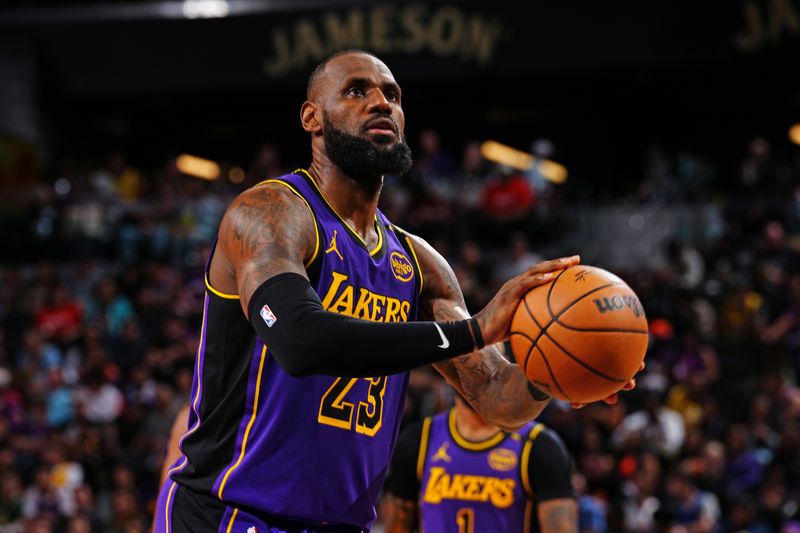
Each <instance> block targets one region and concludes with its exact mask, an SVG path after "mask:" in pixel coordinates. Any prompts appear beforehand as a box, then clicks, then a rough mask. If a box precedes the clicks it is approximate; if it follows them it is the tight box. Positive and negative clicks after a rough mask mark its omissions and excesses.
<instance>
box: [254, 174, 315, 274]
mask: <svg viewBox="0 0 800 533" xmlns="http://www.w3.org/2000/svg"><path fill="white" fill-rule="evenodd" d="M266 183H278V184H280V185H283V186H284V187H286V188H287V189H289V190H290V191H292V192H293V193H294V194H295V195H296V196H297V197H298V198H300V199H301V200H303V203H304V204H306V207H307V208H308V212H309V213H311V218H313V219H314V239H315V241H316V243H315V244H314V253H313V254H311V258H310V259H309V260H308V261H306V262H305V263H304V264H303V266H305V267H306V268H308V267H309V266H310V265H311V263H313V262H314V259H316V258H317V255H318V254H319V224H317V216H316V215H315V214H314V210H313V209H311V204H309V203H308V200H306V198H305V196H303V195H302V194H300V192H299V191H298V190H297V189H295V188H294V187H293V186H292V185H291V184H290V183H286V182H285V181H283V180H278V179H268V180H264V181H262V182H259V183H257V184H256V185H254V187H258V186H259V185H264V184H266Z"/></svg>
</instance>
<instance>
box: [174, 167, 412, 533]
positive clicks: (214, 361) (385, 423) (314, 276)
mask: <svg viewBox="0 0 800 533" xmlns="http://www.w3.org/2000/svg"><path fill="white" fill-rule="evenodd" d="M268 182H269V183H273V184H275V185H278V186H283V187H287V188H288V189H290V190H291V191H292V192H293V193H295V194H296V195H297V196H299V197H300V198H302V200H303V201H304V202H305V203H306V204H307V205H308V207H309V209H310V210H311V213H312V214H313V216H314V219H315V224H316V229H315V231H316V234H317V243H318V245H317V248H316V252H315V254H314V257H313V258H311V259H310V260H309V261H308V264H307V265H306V269H307V272H308V275H309V279H310V280H311V284H312V286H313V287H314V288H315V290H316V291H317V294H318V295H319V297H320V300H321V301H322V303H323V306H324V308H325V309H326V310H328V311H332V312H334V313H341V314H346V315H349V316H353V317H356V318H360V319H364V320H370V321H383V322H388V321H395V322H400V321H403V322H405V321H410V320H415V319H416V315H417V299H418V295H419V291H420V288H421V283H422V281H421V279H420V276H419V267H418V265H417V262H416V256H415V255H414V251H413V248H411V245H410V243H409V242H408V239H407V237H406V236H405V234H403V233H402V232H401V231H400V230H398V229H397V228H395V227H393V226H392V225H391V223H390V222H389V221H388V220H387V219H386V218H385V217H384V216H383V214H382V213H380V212H378V213H377V215H376V217H375V228H376V231H377V232H378V235H379V239H378V244H377V245H376V246H374V247H373V248H372V249H368V248H367V246H366V244H365V242H364V241H363V240H362V239H361V237H360V236H359V235H358V234H356V233H355V232H354V231H353V230H352V229H351V228H350V227H348V226H347V224H345V223H344V221H343V220H342V219H341V218H340V217H339V216H338V215H337V214H336V213H335V212H334V210H333V208H332V207H331V206H330V205H329V204H328V203H327V201H326V200H325V198H324V197H323V196H322V194H321V192H320V191H319V189H318V188H317V186H316V184H315V183H314V181H313V179H312V178H311V176H309V175H308V174H306V173H305V172H303V171H298V172H297V173H295V174H290V175H286V176H282V177H280V178H277V179H274V180H268ZM234 298H236V296H235V295H224V294H221V293H219V292H218V291H215V290H214V289H213V288H212V287H211V286H210V285H209V295H208V297H207V302H209V301H210V303H207V306H208V307H209V316H208V318H207V319H206V321H207V322H208V324H207V327H205V329H204V337H203V345H202V346H201V350H200V352H199V357H198V363H197V365H198V366H197V372H196V375H195V384H194V388H193V398H195V400H194V402H193V406H195V407H194V408H193V410H192V412H191V414H190V419H189V424H190V431H189V433H188V434H187V437H186V438H185V440H184V441H183V443H182V450H183V452H184V457H183V458H182V460H181V461H179V462H178V463H176V467H175V468H173V471H172V474H173V475H172V478H173V479H174V480H176V481H177V482H178V483H180V484H182V485H184V486H187V487H190V488H193V489H195V490H200V491H202V492H207V493H210V494H212V495H214V496H215V497H216V498H219V499H220V500H221V501H223V502H225V503H226V504H227V505H228V506H230V507H231V508H233V509H237V508H240V507H241V509H242V511H241V512H244V511H245V510H246V511H247V512H249V513H251V514H263V515H265V516H278V517H284V518H287V519H293V520H298V521H302V522H305V523H310V524H319V525H322V524H347V525H353V526H357V527H363V528H367V527H369V525H370V524H371V523H372V522H373V521H374V520H375V516H376V515H375V509H374V506H375V502H376V500H377V498H378V495H379V492H380V489H381V486H382V484H383V479H384V476H385V474H386V471H387V469H388V465H389V461H390V458H391V454H392V449H393V447H394V442H395V439H396V437H397V432H398V429H399V424H400V417H401V414H402V410H403V403H404V400H405V393H406V385H407V383H408V373H402V374H397V375H393V376H375V377H373V378H360V379H359V378H336V377H328V376H310V377H304V378H294V377H292V376H290V375H288V374H287V373H286V372H284V371H283V369H281V367H280V365H279V364H278V362H277V361H276V360H275V358H274V357H273V356H272V354H271V353H270V351H269V349H268V348H267V347H266V346H264V344H263V342H261V340H260V339H259V338H258V337H257V336H256V335H255V332H254V331H253V330H252V326H250V327H249V328H248V327H247V326H249V324H248V323H247V322H246V320H244V318H243V315H242V314H241V308H239V309H238V310H237V309H236V307H238V301H234V300H232V299H234ZM209 299H210V300H209ZM225 306H227V307H225ZM265 307H266V306H265ZM215 313H217V314H215ZM259 313H260V315H261V319H263V320H265V321H266V322H267V323H269V321H274V320H281V317H280V316H275V315H274V314H273V313H272V311H271V310H270V309H269V308H266V309H261V310H259ZM226 321H227V322H226ZM228 322H230V324H232V325H226V324H227V323H228ZM226 328H227V329H226ZM245 328H246V330H247V333H246V335H242V332H243V331H245ZM226 331H227V333H225V332H226ZM248 336H249V337H248ZM206 337H208V339H207V338H206ZM238 337H245V338H244V339H240V338H238ZM231 345H235V346H241V347H240V348H236V349H237V350H238V351H237V353H231V352H230V350H231ZM354 348H355V347H354ZM215 351H216V353H215ZM374 356H375V357H381V354H379V353H376V354H374ZM226 358H227V361H226ZM237 365H238V366H237ZM239 368H241V370H240V369H239ZM200 384H202V386H200ZM245 389H246V390H245ZM236 394H239V395H240V397H241V407H237V408H236V409H238V411H233V410H232V408H231V407H230V405H231V403H232V402H231V401H225V399H226V396H234V395H236ZM212 396H213V399H212ZM233 404H234V405H237V404H236V402H233ZM223 409H228V411H227V412H223V411H222V410H223ZM231 413H232V414H231ZM231 424H233V425H231ZM213 443H217V444H213ZM213 446H216V448H213V450H212V447H213ZM212 452H213V453H212Z"/></svg>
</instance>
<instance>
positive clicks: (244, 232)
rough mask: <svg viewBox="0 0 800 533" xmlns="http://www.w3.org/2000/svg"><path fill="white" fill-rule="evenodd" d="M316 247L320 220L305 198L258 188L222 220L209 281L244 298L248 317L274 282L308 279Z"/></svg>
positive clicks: (269, 185) (268, 187)
mask: <svg viewBox="0 0 800 533" xmlns="http://www.w3.org/2000/svg"><path fill="white" fill-rule="evenodd" d="M316 245H317V243H316V239H315V232H314V219H313V217H312V215H311V212H310V211H309V209H308V208H307V207H306V206H305V204H304V203H303V202H302V201H301V200H300V198H298V197H297V196H296V195H295V194H294V193H292V192H291V191H290V190H289V189H288V188H287V187H284V186H283V185H279V184H276V183H267V184H264V185H260V186H258V187H253V188H252V189H248V190H246V191H245V192H243V193H242V194H240V195H239V196H238V197H237V198H236V200H234V201H233V203H232V204H231V206H230V207H229V208H228V211H227V212H226V213H225V216H224V217H223V219H222V223H221V224H220V228H219V241H218V244H217V249H216V250H215V252H214V257H213V259H212V261H211V267H210V269H209V278H210V279H209V281H210V283H211V286H212V287H214V288H215V289H217V290H218V291H221V292H224V293H227V294H238V295H239V296H240V299H241V305H242V310H243V311H244V313H245V315H247V314H248V305H249V304H250V298H251V297H252V295H253V293H254V292H255V290H256V289H257V288H258V287H259V286H260V285H261V284H262V283H264V282H265V281H266V280H268V279H269V278H271V277H273V276H276V275H278V274H283V273H287V272H293V273H296V274H299V275H301V276H303V277H306V278H307V275H306V269H305V267H304V262H305V261H306V260H308V259H310V258H311V255H312V254H313V253H314V250H315V249H316Z"/></svg>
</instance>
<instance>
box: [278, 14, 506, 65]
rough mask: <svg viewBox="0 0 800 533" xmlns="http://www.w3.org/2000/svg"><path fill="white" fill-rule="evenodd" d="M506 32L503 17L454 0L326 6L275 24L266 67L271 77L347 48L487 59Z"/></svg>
mask: <svg viewBox="0 0 800 533" xmlns="http://www.w3.org/2000/svg"><path fill="white" fill-rule="evenodd" d="M503 33H504V32H503V24H502V23H501V22H500V21H499V20H498V19H495V18H490V17H487V16H484V15H482V14H478V13H475V12H470V11H467V10H465V9H464V8H462V7H458V6H455V5H439V6H427V5H421V4H410V5H405V6H395V5H391V4H377V5H372V6H362V7H354V8H351V9H349V10H347V11H344V12H341V11H338V12H333V11H329V12H322V13H318V14H314V15H310V16H307V17H300V18H297V19H294V20H293V21H291V22H290V23H289V24H287V25H282V26H277V27H275V28H273V29H272V30H271V32H270V34H269V43H270V45H271V48H272V53H271V54H270V55H269V56H268V58H267V59H266V60H265V62H264V71H265V72H266V74H267V75H268V76H269V77H271V78H281V77H283V76H285V75H287V74H290V73H292V72H296V71H298V70H307V69H308V68H310V67H311V66H313V65H314V64H316V63H317V62H319V61H320V60H321V59H323V58H325V57H326V56H328V55H329V54H331V53H332V52H336V51H338V50H343V49H347V48H365V49H368V50H370V51H372V52H375V53H377V54H416V53H420V52H425V53H429V54H432V55H434V56H438V57H442V58H457V59H460V60H461V61H464V62H470V63H474V64H478V65H487V64H489V63H490V62H491V61H492V60H493V59H494V57H495V53H496V50H497V44H498V42H499V40H500V39H501V37H503Z"/></svg>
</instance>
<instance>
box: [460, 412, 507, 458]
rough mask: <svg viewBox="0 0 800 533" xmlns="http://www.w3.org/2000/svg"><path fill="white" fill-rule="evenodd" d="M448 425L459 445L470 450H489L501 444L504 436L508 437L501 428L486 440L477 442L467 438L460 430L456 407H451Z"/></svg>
mask: <svg viewBox="0 0 800 533" xmlns="http://www.w3.org/2000/svg"><path fill="white" fill-rule="evenodd" d="M447 426H448V428H449V429H450V436H451V437H452V438H453V440H454V441H456V444H458V445H459V446H461V447H462V448H464V449H467V450H470V451H474V452H480V451H483V450H488V449H489V448H492V447H494V446H497V445H498V444H500V442H501V441H502V440H503V439H504V438H506V433H505V432H503V431H501V430H497V433H495V434H494V435H492V436H491V437H489V438H488V439H485V440H482V441H477V442H476V441H471V440H467V439H465V438H464V437H462V436H461V434H460V433H459V432H458V425H457V424H456V410H455V409H451V410H450V415H449V416H448V421H447Z"/></svg>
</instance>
